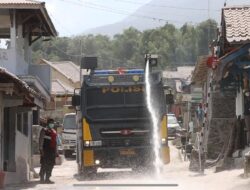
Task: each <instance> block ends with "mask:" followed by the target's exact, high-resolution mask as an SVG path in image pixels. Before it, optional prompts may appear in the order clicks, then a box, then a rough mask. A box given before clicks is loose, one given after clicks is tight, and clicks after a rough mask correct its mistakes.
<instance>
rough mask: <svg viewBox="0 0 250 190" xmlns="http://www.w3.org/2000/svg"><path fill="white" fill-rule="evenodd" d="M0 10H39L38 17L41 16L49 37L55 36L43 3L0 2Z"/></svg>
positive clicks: (31, 1)
mask: <svg viewBox="0 0 250 190" xmlns="http://www.w3.org/2000/svg"><path fill="white" fill-rule="evenodd" d="M0 9H31V10H32V9H34V10H36V9H38V10H40V14H41V15H40V16H43V17H44V19H45V22H44V24H47V25H48V26H47V27H48V28H49V30H50V32H49V33H50V35H49V36H57V31H56V29H55V26H54V24H53V22H52V21H51V19H50V16H49V14H48V12H47V9H46V7H45V2H42V1H37V0H0ZM47 35H48V34H47ZM47 35H46V36H47Z"/></svg>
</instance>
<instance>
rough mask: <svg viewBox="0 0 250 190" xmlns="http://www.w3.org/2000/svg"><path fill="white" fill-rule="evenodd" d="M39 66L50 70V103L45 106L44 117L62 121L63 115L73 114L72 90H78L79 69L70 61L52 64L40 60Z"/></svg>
mask: <svg viewBox="0 0 250 190" xmlns="http://www.w3.org/2000/svg"><path fill="white" fill-rule="evenodd" d="M39 65H47V66H49V67H50V68H51V79H52V80H51V97H52V99H51V101H50V102H48V104H47V105H46V111H45V112H44V113H43V115H44V116H45V117H47V116H49V117H52V118H54V119H55V120H56V121H60V122H61V121H62V118H63V116H64V114H65V113H68V112H74V111H75V110H74V108H73V107H72V106H71V99H72V96H73V95H74V90H75V89H77V88H80V67H79V66H78V65H76V64H74V63H73V62H71V61H60V62H52V61H47V60H45V59H41V60H40V62H39Z"/></svg>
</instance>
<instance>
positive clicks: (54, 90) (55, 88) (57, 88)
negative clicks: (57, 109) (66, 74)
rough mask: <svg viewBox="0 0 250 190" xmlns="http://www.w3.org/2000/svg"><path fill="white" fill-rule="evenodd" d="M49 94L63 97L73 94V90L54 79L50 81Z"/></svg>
mask: <svg viewBox="0 0 250 190" xmlns="http://www.w3.org/2000/svg"><path fill="white" fill-rule="evenodd" d="M51 94H54V95H65V94H70V95H72V94H74V88H72V87H70V86H68V85H66V84H64V83H63V82H62V81H60V80H58V79H56V80H53V81H52V85H51Z"/></svg>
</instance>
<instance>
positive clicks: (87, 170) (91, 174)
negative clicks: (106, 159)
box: [81, 167, 97, 180]
mask: <svg viewBox="0 0 250 190" xmlns="http://www.w3.org/2000/svg"><path fill="white" fill-rule="evenodd" d="M96 174H97V168H96V167H84V168H83V170H82V171H81V176H82V177H83V179H86V180H89V179H94V178H95V177H96Z"/></svg>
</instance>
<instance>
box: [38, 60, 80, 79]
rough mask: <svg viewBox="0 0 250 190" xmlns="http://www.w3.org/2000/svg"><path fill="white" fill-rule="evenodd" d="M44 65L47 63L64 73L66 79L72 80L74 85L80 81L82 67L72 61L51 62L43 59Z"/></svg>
mask: <svg viewBox="0 0 250 190" xmlns="http://www.w3.org/2000/svg"><path fill="white" fill-rule="evenodd" d="M42 61H43V62H44V63H47V64H48V65H50V66H51V67H52V68H54V69H56V70H57V71H58V72H60V73H62V74H63V75H64V76H65V77H66V78H68V79H70V80H71V81H72V82H73V83H76V82H79V81H80V67H79V66H77V65H76V64H74V63H73V62H71V61H60V62H51V61H47V60H45V59H42Z"/></svg>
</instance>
